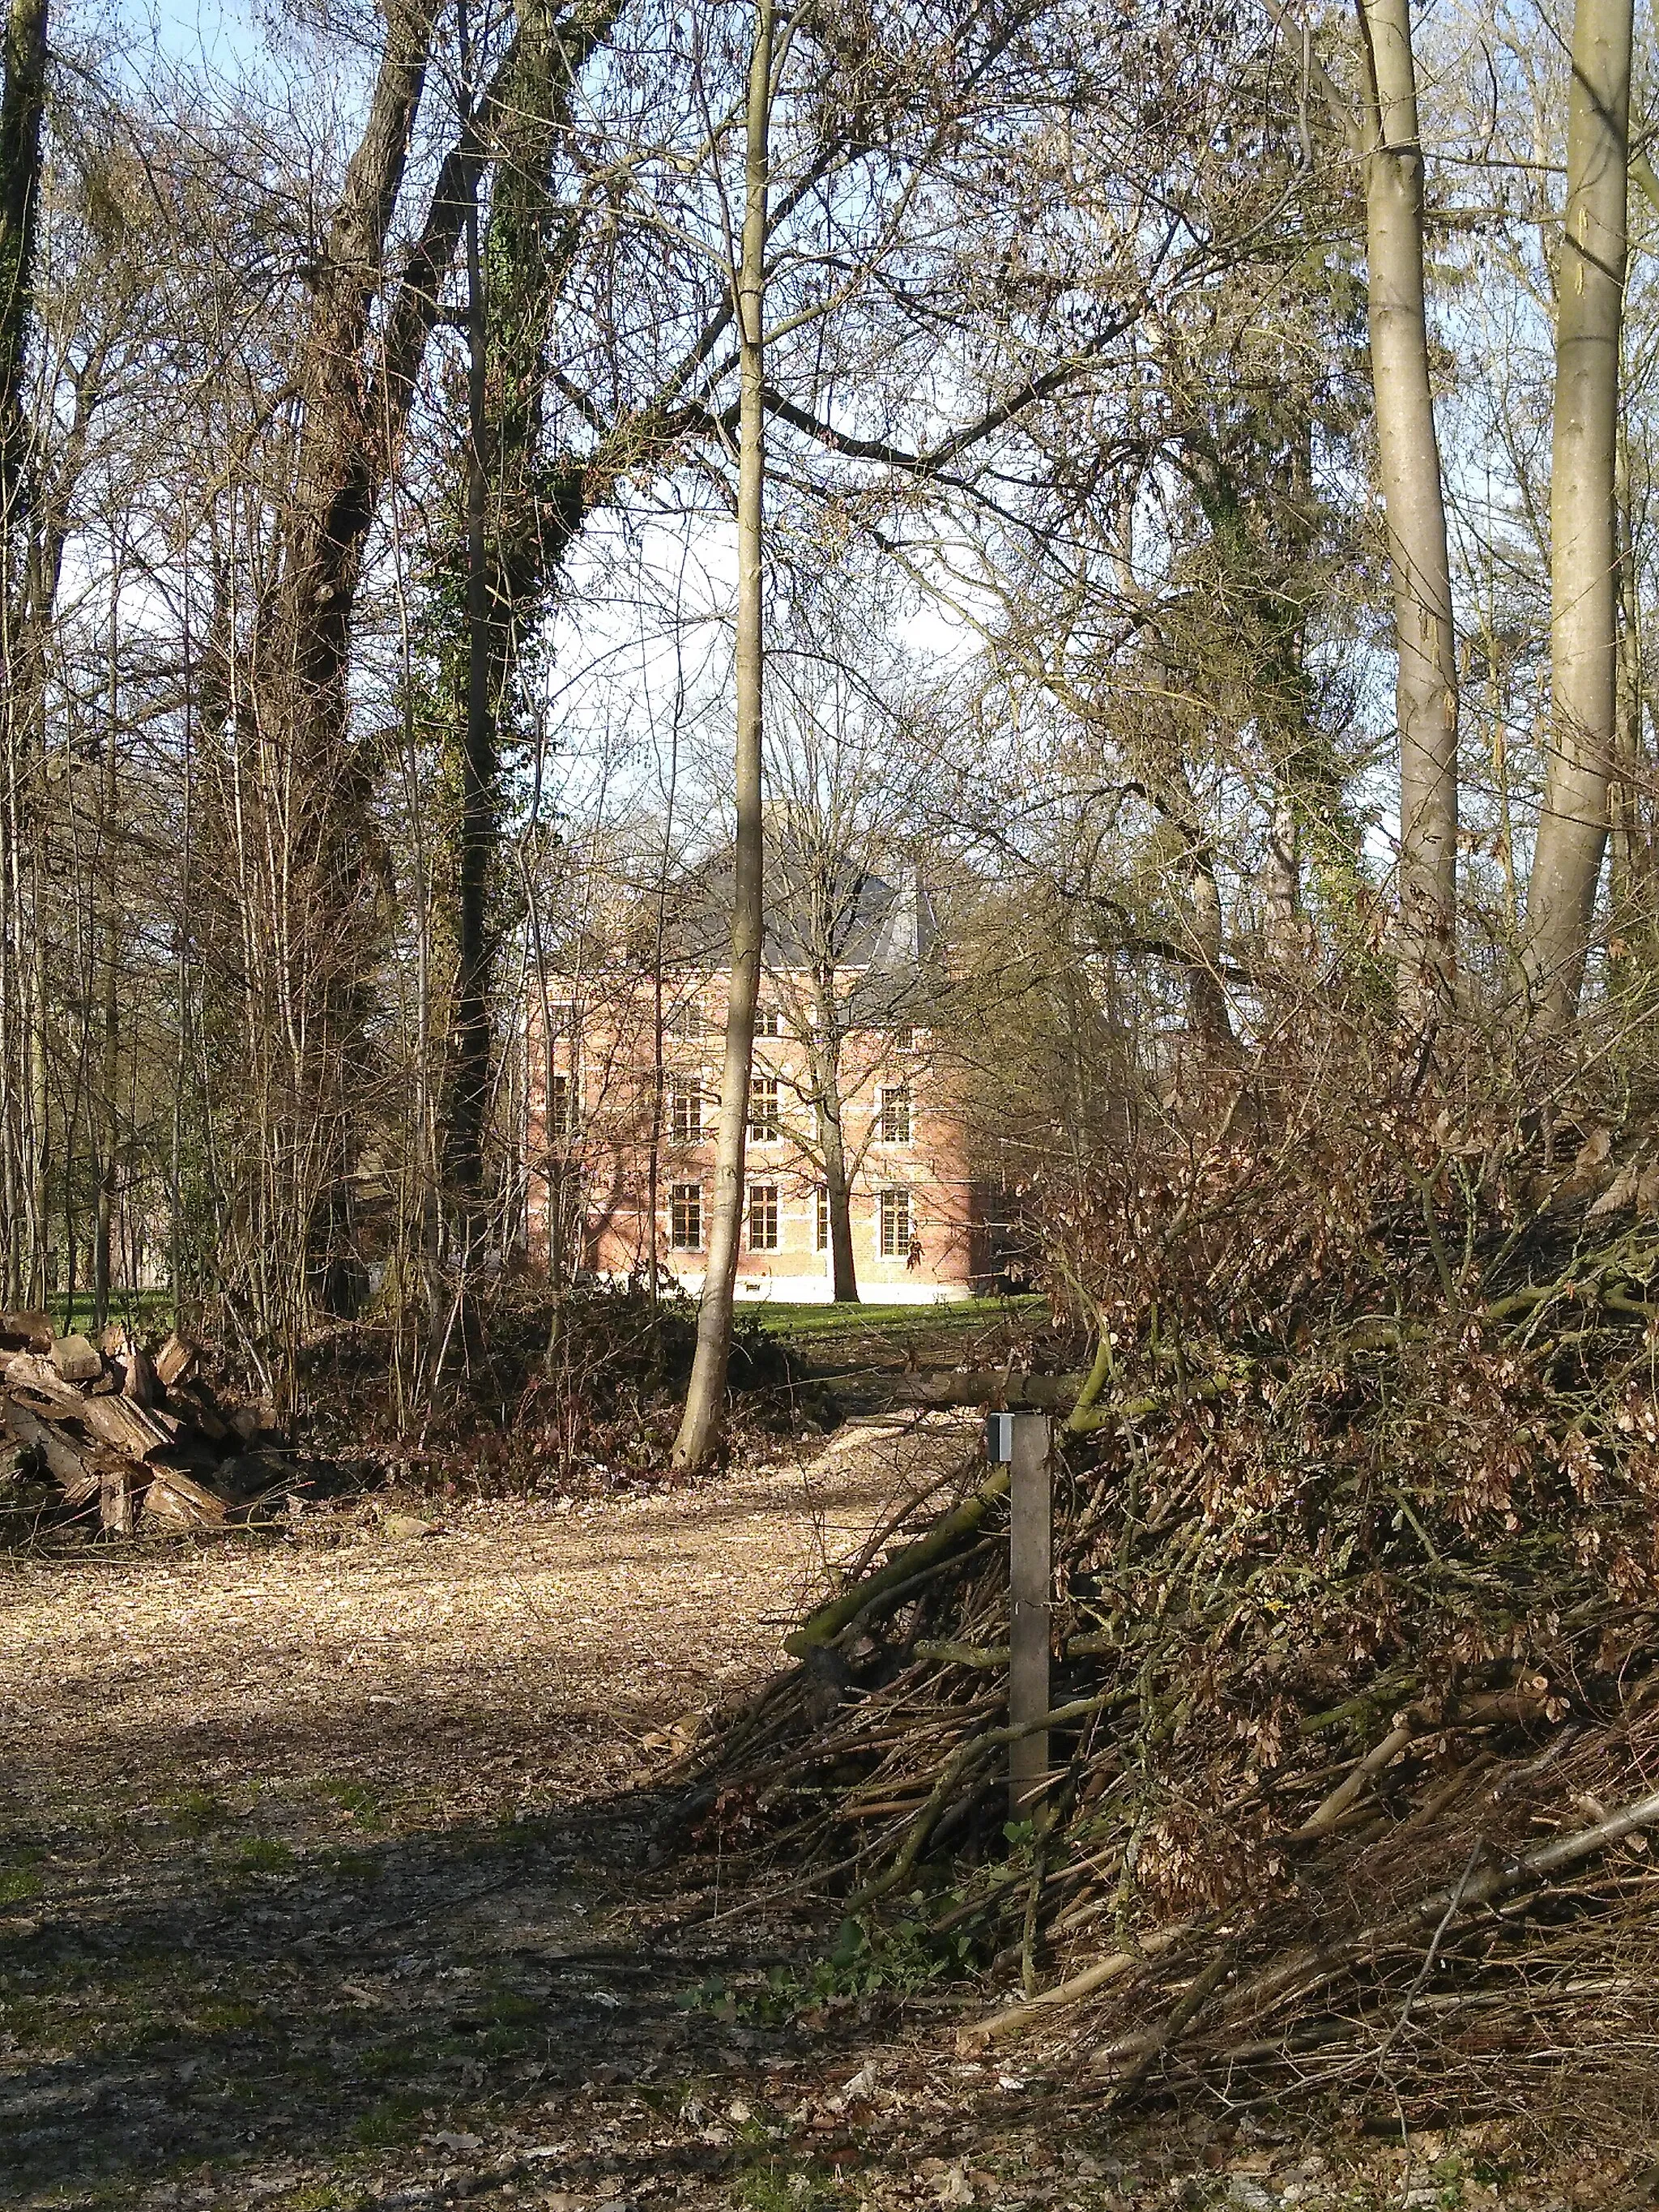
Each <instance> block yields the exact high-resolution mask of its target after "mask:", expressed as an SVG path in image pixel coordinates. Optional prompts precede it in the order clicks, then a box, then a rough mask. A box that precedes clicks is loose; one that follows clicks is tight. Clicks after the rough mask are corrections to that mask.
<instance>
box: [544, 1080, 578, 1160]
mask: <svg viewBox="0 0 1659 2212" xmlns="http://www.w3.org/2000/svg"><path fill="white" fill-rule="evenodd" d="M579 1111H580V1109H579V1106H578V1103H577V1098H576V1086H575V1085H574V1083H573V1082H572V1081H571V1079H570V1078H569V1077H568V1075H565V1074H562V1073H558V1072H555V1073H553V1074H552V1075H550V1077H549V1078H548V1083H547V1140H548V1142H549V1143H550V1144H551V1145H558V1144H562V1143H564V1142H565V1140H566V1139H568V1138H570V1137H574V1135H575V1134H576V1127H577V1115H578V1113H579Z"/></svg>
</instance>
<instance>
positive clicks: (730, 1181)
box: [673, 0, 774, 1470]
mask: <svg viewBox="0 0 1659 2212" xmlns="http://www.w3.org/2000/svg"><path fill="white" fill-rule="evenodd" d="M773 22H774V17H773V4H772V0H757V5H756V10H755V44H754V51H753V52H752V54H751V56H750V64H749V94H748V102H747V118H746V131H745V145H744V211H743V241H742V246H741V251H740V254H739V259H738V272H737V286H736V291H737V314H738V352H739V372H740V375H741V379H742V382H741V386H740V394H739V405H738V624H737V667H736V676H737V706H738V730H737V757H736V774H735V777H734V782H735V787H736V795H737V803H738V835H737V847H736V854H735V864H736V880H735V882H734V884H733V887H732V980H731V988H730V991H729V993H728V994H727V1000H726V1057H725V1067H724V1071H723V1073H722V1075H721V1079H720V1129H719V1137H718V1141H717V1146H716V1151H715V1161H714V1218H713V1220H712V1222H711V1225H710V1228H709V1236H708V1271H707V1273H705V1275H704V1277H703V1286H702V1307H701V1309H700V1310H699V1312H698V1315H697V1348H696V1356H695V1357H694V1358H693V1360H692V1364H691V1379H690V1383H689V1384H688V1386H687V1389H686V1394H685V1411H684V1415H683V1416H682V1418H681V1420H680V1427H679V1433H678V1436H677V1437H675V1439H674V1455H673V1457H674V1465H675V1466H676V1467H677V1468H685V1469H688V1470H690V1469H692V1468H699V1467H701V1466H702V1464H703V1462H705V1461H706V1460H707V1459H708V1456H709V1455H710V1453H711V1452H712V1451H713V1450H714V1447H715V1445H716V1443H717V1442H718V1441H719V1437H720V1424H721V1417H722V1414H723V1412H724V1408H725V1402H726V1367H727V1364H728V1362H729V1361H730V1358H731V1354H732V1298H733V1296H734V1293H735V1291H736V1286H737V1274H738V1237H739V1235H740V1234H741V1231H742V1226H743V1172H744V1155H745V1149H746V1139H747V1133H748V1125H749V1070H750V1060H751V1057H752V1055H753V1053H754V1047H755V1002H756V1000H757V997H758V995H759V992H760V964H761V940H762V932H763V927H764V919H765V917H764V904H763V884H764V865H765V854H764V842H765V839H764V816H763V809H762V805H761V731H762V712H763V690H764V677H765V666H766V647H765V640H764V637H763V629H762V614H763V604H762V599H763V569H762V556H763V550H764V543H763V495H764V491H765V483H766V411H765V410H766V396H765V395H766V385H765V374H766V342H765V331H764V321H763V318H764V312H765V304H766V239H767V228H768V226H767V196H766V186H767V169H768V166H769V143H770V137H771V103H772V46H773Z"/></svg>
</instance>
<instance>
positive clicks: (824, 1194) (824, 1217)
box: [812, 1182, 829, 1252]
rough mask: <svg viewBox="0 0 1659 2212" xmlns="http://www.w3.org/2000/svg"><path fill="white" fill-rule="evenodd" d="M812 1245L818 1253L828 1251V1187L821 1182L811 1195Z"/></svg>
mask: <svg viewBox="0 0 1659 2212" xmlns="http://www.w3.org/2000/svg"><path fill="white" fill-rule="evenodd" d="M812 1196H813V1205H812V1243H813V1247H814V1249H816V1250H817V1251H819V1252H827V1251H828V1250H829V1184H828V1183H823V1182H821V1183H820V1184H819V1185H818V1187H817V1190H816V1191H815V1192H814V1193H813V1194H812Z"/></svg>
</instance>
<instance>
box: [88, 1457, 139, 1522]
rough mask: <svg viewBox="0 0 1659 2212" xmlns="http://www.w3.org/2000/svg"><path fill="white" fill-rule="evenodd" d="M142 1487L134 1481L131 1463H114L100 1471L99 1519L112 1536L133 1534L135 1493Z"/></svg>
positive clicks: (123, 1461)
mask: <svg viewBox="0 0 1659 2212" xmlns="http://www.w3.org/2000/svg"><path fill="white" fill-rule="evenodd" d="M140 1487H148V1485H144V1486H140V1485H138V1484H137V1483H136V1482H135V1480H134V1471H133V1468H132V1466H131V1462H129V1461H125V1460H122V1461H118V1462H110V1463H108V1464H106V1466H104V1467H102V1468H100V1470H99V1497H98V1508H99V1518H100V1521H101V1522H103V1524H104V1527H105V1528H106V1530H107V1531H108V1533H109V1534H111V1535H112V1536H130V1535H131V1534H132V1515H133V1503H134V1492H135V1490H136V1489H138V1488H140Z"/></svg>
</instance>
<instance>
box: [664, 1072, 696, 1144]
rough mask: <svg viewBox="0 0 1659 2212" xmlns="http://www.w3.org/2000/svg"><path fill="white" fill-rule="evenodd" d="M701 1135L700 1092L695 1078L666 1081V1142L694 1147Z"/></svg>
mask: <svg viewBox="0 0 1659 2212" xmlns="http://www.w3.org/2000/svg"><path fill="white" fill-rule="evenodd" d="M701 1136H702V1090H701V1088H700V1086H699V1085H698V1083H697V1081H696V1077H695V1076H690V1075H671V1076H670V1077H669V1079H668V1141H669V1142H670V1144H672V1145H695V1144H696V1141H697V1139H698V1138H699V1137H701Z"/></svg>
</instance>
